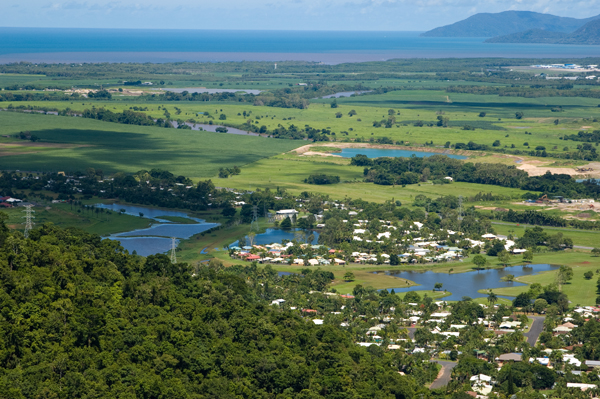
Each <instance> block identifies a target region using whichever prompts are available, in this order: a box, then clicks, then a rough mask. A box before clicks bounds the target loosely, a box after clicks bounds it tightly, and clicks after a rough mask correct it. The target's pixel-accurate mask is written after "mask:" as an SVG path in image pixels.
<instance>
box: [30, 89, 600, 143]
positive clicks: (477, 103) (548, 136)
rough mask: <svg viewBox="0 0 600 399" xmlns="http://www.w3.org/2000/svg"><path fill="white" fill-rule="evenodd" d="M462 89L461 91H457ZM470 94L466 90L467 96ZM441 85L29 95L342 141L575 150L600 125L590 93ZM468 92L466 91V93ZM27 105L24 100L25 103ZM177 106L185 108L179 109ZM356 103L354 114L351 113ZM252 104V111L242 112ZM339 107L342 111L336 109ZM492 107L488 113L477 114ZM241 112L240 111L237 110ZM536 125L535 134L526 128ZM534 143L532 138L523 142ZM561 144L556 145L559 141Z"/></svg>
mask: <svg viewBox="0 0 600 399" xmlns="http://www.w3.org/2000/svg"><path fill="white" fill-rule="evenodd" d="M455 96H457V97H459V98H456V99H454V97H455ZM465 96H466V97H465ZM449 97H450V96H448V95H447V94H446V93H445V92H442V91H432V90H423V91H396V92H390V93H387V94H380V95H379V94H378V95H370V96H360V97H350V98H341V99H338V100H337V101H338V103H339V106H338V108H331V107H330V102H331V100H313V101H314V103H312V104H311V105H310V107H309V108H308V109H294V108H274V107H264V106H253V105H251V104H246V103H222V102H219V103H207V102H187V101H186V102H167V103H163V104H159V103H142V102H139V101H138V100H136V99H135V98H133V99H123V100H122V101H112V102H102V101H90V100H85V101H82V102H72V103H70V102H66V101H63V102H52V101H44V102H27V103H25V104H28V105H30V106H42V107H56V108H58V109H64V108H66V107H70V108H71V109H73V110H76V111H83V110H84V109H90V108H91V107H92V106H95V107H106V108H108V109H110V110H112V111H121V110H124V109H129V108H130V107H132V106H138V107H140V106H141V107H147V108H148V111H144V112H145V113H147V114H148V115H151V116H153V117H156V118H158V117H164V115H163V114H164V108H163V109H161V110H159V109H158V107H159V106H162V105H164V107H165V108H166V109H167V110H168V112H169V113H170V114H171V115H172V117H173V118H176V119H189V118H193V119H195V120H197V121H198V122H208V121H209V120H210V119H207V118H206V117H204V116H203V115H204V114H198V113H200V112H204V113H207V114H210V115H212V116H213V117H214V119H212V121H213V122H214V123H216V124H218V123H219V122H220V121H219V116H220V115H221V114H225V115H226V117H227V119H226V120H225V121H224V122H222V123H224V124H226V125H229V126H238V127H241V128H243V125H244V124H245V123H246V121H247V120H248V119H252V123H253V124H255V125H256V126H263V125H264V126H266V127H267V128H268V129H275V128H277V126H278V125H282V126H286V127H289V126H291V125H295V126H297V127H299V128H303V127H304V126H305V125H309V126H311V127H313V128H318V129H328V130H330V131H331V132H333V133H335V135H333V134H331V136H330V137H331V138H332V139H333V138H335V139H336V140H337V141H341V140H344V139H356V138H361V139H363V140H364V139H367V140H368V139H371V138H374V139H377V138H381V137H388V138H391V139H393V140H394V141H401V140H402V141H405V142H408V143H413V144H422V143H425V142H430V141H433V142H434V145H436V146H443V145H444V143H446V142H447V141H449V142H451V143H453V144H454V143H456V142H462V143H467V142H468V141H474V142H476V143H480V144H487V145H491V144H492V143H493V142H494V141H496V140H499V141H500V143H501V147H504V146H506V147H508V148H510V147H511V146H512V145H514V146H515V148H516V149H521V150H527V149H528V147H529V149H532V148H535V147H536V146H544V147H546V149H547V151H549V152H552V151H556V152H561V151H562V150H563V147H565V146H566V147H568V148H569V149H570V150H571V151H572V150H573V149H575V148H576V146H577V144H578V143H577V142H572V141H567V142H565V141H563V140H560V137H561V136H563V135H565V134H576V133H577V132H578V131H580V130H581V129H582V126H584V125H585V126H591V129H599V128H600V124H599V123H597V122H591V120H586V121H582V118H593V117H595V116H597V113H598V112H597V110H598V108H597V104H598V100H597V99H589V98H560V97H553V98H550V99H546V98H533V99H531V98H521V97H498V96H479V95H472V94H457V95H452V97H451V98H450V101H451V102H448V99H449ZM462 97H465V98H462ZM20 104H23V105H25V104H24V103H20ZM557 104H558V105H562V106H563V109H564V112H560V113H553V112H551V111H550V108H552V106H553V105H557ZM175 107H177V108H179V109H180V110H181V112H180V113H179V114H178V113H177V112H178V111H177V110H176V109H175ZM388 109H394V110H395V111H396V112H397V115H396V124H395V125H393V127H391V128H389V129H386V128H384V127H379V128H376V127H373V122H374V121H381V120H383V119H387V117H388ZM351 110H354V111H356V115H355V116H352V117H351V116H348V113H349V112H350V111H351ZM244 111H246V112H250V111H251V112H252V114H251V115H250V117H247V116H244V115H243V112H244ZM517 111H521V112H524V113H525V117H524V118H523V119H521V120H517V119H515V112H517ZM338 112H340V113H341V114H342V116H341V117H340V118H337V117H336V113H338ZM440 112H443V116H444V117H447V118H449V119H450V125H449V126H450V127H448V128H441V127H436V126H433V127H428V126H423V127H416V126H413V121H418V120H421V121H424V122H434V121H436V120H437V117H438V116H439V113H440ZM480 112H486V113H487V114H486V116H485V117H484V118H480V117H479V116H478V115H479V113H480ZM238 114H239V115H238ZM555 119H559V121H560V122H559V124H558V125H554V123H553V122H554V120H555ZM465 125H470V126H472V127H475V128H476V129H475V130H463V129H462V128H463V126H465ZM526 132H527V133H531V134H526ZM524 143H528V145H524ZM554 147H556V149H554Z"/></svg>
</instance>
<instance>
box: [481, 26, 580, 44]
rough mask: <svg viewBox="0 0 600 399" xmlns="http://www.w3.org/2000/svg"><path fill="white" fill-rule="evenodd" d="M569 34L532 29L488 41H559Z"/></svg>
mask: <svg viewBox="0 0 600 399" xmlns="http://www.w3.org/2000/svg"><path fill="white" fill-rule="evenodd" d="M568 35H569V34H568V33H564V32H552V31H548V30H543V29H530V30H527V31H525V32H518V33H511V34H510V35H504V36H497V37H492V38H490V39H487V40H486V41H485V42H486V43H557V42H558V41H559V40H562V39H564V38H565V37H567V36H568Z"/></svg>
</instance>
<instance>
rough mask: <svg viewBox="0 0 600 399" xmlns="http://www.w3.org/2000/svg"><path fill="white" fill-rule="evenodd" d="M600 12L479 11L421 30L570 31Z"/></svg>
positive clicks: (467, 33)
mask: <svg viewBox="0 0 600 399" xmlns="http://www.w3.org/2000/svg"><path fill="white" fill-rule="evenodd" d="M597 18H600V15H597V16H594V17H590V18H585V19H577V18H568V17H558V16H556V15H550V14H541V13H537V12H532V11H504V12H500V13H480V14H475V15H472V16H470V17H469V18H467V19H465V20H462V21H459V22H456V23H454V24H452V25H446V26H442V27H439V28H435V29H433V30H430V31H428V32H425V33H422V34H421V36H426V37H495V36H505V35H510V34H512V33H518V32H524V31H528V30H532V29H541V30H545V31H550V32H573V31H574V30H576V29H579V28H580V27H582V26H583V25H585V24H586V23H588V22H590V21H592V20H594V19H597Z"/></svg>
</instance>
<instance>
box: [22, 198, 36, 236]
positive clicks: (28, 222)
mask: <svg viewBox="0 0 600 399" xmlns="http://www.w3.org/2000/svg"><path fill="white" fill-rule="evenodd" d="M32 208H33V205H25V210H24V211H23V212H25V216H23V217H24V218H25V238H27V237H29V231H30V230H31V229H33V219H35V216H33V215H32V213H34V212H35V211H34V210H32Z"/></svg>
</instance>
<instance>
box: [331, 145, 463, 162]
mask: <svg viewBox="0 0 600 399" xmlns="http://www.w3.org/2000/svg"><path fill="white" fill-rule="evenodd" d="M358 154H362V155H366V156H367V158H380V157H405V158H409V157H411V156H413V155H414V156H416V157H418V158H424V157H430V156H432V155H445V156H447V157H449V158H454V159H467V157H465V156H464V155H454V154H444V153H441V152H425V151H414V150H396V149H390V148H342V152H337V153H336V154H335V155H339V156H341V157H344V158H352V157H354V156H356V155H358Z"/></svg>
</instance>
